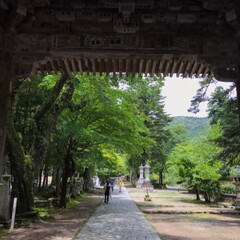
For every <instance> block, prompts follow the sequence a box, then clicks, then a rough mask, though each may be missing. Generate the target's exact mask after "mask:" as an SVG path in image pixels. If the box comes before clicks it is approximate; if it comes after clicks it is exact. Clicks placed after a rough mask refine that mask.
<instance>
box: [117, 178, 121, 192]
mask: <svg viewBox="0 0 240 240" xmlns="http://www.w3.org/2000/svg"><path fill="white" fill-rule="evenodd" d="M118 187H119V192H121V191H122V180H121V179H120V180H119V181H118Z"/></svg>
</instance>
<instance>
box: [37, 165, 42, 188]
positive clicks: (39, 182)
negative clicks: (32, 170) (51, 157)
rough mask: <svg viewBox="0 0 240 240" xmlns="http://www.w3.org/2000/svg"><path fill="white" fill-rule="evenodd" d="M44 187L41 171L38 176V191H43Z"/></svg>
mask: <svg viewBox="0 0 240 240" xmlns="http://www.w3.org/2000/svg"><path fill="white" fill-rule="evenodd" d="M41 186H42V169H40V170H39V176H38V190H40V189H41Z"/></svg>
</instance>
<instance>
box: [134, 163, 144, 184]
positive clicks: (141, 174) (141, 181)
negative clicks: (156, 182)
mask: <svg viewBox="0 0 240 240" xmlns="http://www.w3.org/2000/svg"><path fill="white" fill-rule="evenodd" d="M143 169H144V167H143V165H142V164H141V166H140V167H139V174H140V176H139V179H138V181H137V182H136V187H139V188H141V186H142V184H143V182H144V177H143Z"/></svg>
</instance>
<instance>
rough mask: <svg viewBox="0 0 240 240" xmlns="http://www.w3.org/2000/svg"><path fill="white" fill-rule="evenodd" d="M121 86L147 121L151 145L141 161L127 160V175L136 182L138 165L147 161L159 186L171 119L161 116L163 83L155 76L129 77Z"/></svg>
mask: <svg viewBox="0 0 240 240" xmlns="http://www.w3.org/2000/svg"><path fill="white" fill-rule="evenodd" d="M122 81H123V80H122ZM123 83H124V84H125V85H127V88H126V92H127V93H129V94H130V95H131V97H132V101H133V103H134V104H135V106H136V107H137V108H138V109H139V110H140V111H141V113H142V114H144V115H145V116H147V117H148V120H145V125H146V127H147V128H148V129H149V136H150V137H151V139H153V140H154V142H155V143H154V144H153V145H152V146H151V148H150V149H149V150H150V151H148V152H146V151H144V152H143V153H142V154H141V157H137V158H135V157H131V158H129V161H128V164H129V166H130V169H131V172H132V174H133V175H134V176H135V178H136V177H137V174H138V170H139V169H138V167H139V166H140V164H141V163H142V164H145V163H146V162H147V161H148V162H149V163H150V165H151V167H152V171H154V172H156V173H158V174H159V183H160V184H162V182H163V179H162V176H163V171H164V170H165V162H166V154H167V144H166V142H167V141H168V139H169V136H170V134H169V132H168V130H166V126H167V125H168V123H169V122H170V121H171V118H170V117H169V116H168V115H167V114H166V113H165V112H164V98H163V96H162V95H161V89H162V86H163V84H164V79H163V78H157V77H155V76H154V77H145V78H143V77H133V78H131V79H130V80H129V78H127V79H126V81H125V82H123Z"/></svg>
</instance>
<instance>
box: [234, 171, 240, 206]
mask: <svg viewBox="0 0 240 240" xmlns="http://www.w3.org/2000/svg"><path fill="white" fill-rule="evenodd" d="M233 184H234V185H235V188H236V200H235V203H234V205H235V206H236V208H237V209H240V174H238V175H235V176H233Z"/></svg>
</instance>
